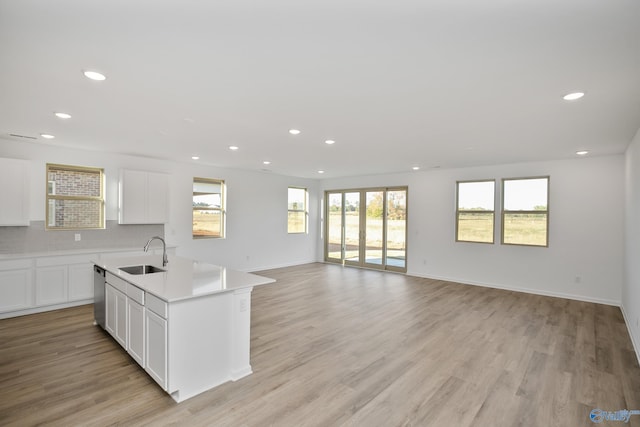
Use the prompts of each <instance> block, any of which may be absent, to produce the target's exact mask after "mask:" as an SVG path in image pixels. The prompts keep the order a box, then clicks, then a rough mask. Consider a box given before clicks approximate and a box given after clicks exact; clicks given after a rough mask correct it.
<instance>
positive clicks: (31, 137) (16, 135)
mask: <svg viewBox="0 0 640 427" xmlns="http://www.w3.org/2000/svg"><path fill="white" fill-rule="evenodd" d="M9 136H13V137H14V138H25V139H38V138H36V137H35V136H27V135H18V134H16V133H10V134H9Z"/></svg>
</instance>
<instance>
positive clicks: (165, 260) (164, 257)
mask: <svg viewBox="0 0 640 427" xmlns="http://www.w3.org/2000/svg"><path fill="white" fill-rule="evenodd" d="M155 239H158V240H160V241H161V242H162V266H163V267H166V266H167V264H168V263H169V258H167V244H166V243H165V241H164V239H163V238H162V237H160V236H153V237H152V238H150V239H149V241H148V242H147V244H146V245H144V251H145V252H147V251H148V250H149V245H150V244H151V241H152V240H155Z"/></svg>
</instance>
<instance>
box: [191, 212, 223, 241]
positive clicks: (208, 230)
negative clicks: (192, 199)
mask: <svg viewBox="0 0 640 427" xmlns="http://www.w3.org/2000/svg"><path fill="white" fill-rule="evenodd" d="M221 236H222V228H221V224H220V213H219V212H217V211H216V212H211V211H193V237H221Z"/></svg>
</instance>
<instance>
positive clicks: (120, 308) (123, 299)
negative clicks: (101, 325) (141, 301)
mask: <svg viewBox="0 0 640 427" xmlns="http://www.w3.org/2000/svg"><path fill="white" fill-rule="evenodd" d="M114 291H115V293H116V334H115V336H114V338H115V339H116V341H118V342H119V343H120V345H121V346H122V347H124V348H127V296H126V295H125V294H123V293H122V292H120V291H119V290H117V289H114Z"/></svg>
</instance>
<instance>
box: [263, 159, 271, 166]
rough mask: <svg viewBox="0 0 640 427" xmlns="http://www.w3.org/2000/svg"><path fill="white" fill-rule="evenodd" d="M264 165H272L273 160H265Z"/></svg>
mask: <svg viewBox="0 0 640 427" xmlns="http://www.w3.org/2000/svg"><path fill="white" fill-rule="evenodd" d="M262 164H263V165H270V164H271V162H270V161H269V160H265V161H264V162H262Z"/></svg>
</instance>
